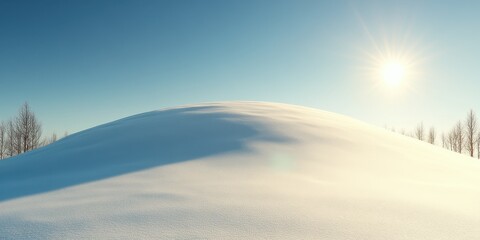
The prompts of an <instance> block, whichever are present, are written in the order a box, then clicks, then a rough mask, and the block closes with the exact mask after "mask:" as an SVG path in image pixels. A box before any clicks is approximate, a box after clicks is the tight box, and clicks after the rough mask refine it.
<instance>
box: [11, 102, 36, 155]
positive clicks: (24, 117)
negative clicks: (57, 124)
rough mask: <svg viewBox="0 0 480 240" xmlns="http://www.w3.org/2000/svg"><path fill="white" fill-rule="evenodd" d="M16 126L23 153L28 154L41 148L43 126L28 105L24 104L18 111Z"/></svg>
mask: <svg viewBox="0 0 480 240" xmlns="http://www.w3.org/2000/svg"><path fill="white" fill-rule="evenodd" d="M15 125H16V128H17V131H18V133H19V134H20V138H21V141H20V145H21V153H24V152H28V151H30V150H33V149H35V148H38V147H39V146H40V139H41V137H42V126H41V124H40V122H39V121H38V120H37V117H36V116H35V114H34V113H33V112H32V110H31V109H30V106H29V105H28V103H24V104H23V105H22V107H20V110H19V111H18V116H17V117H16V119H15Z"/></svg>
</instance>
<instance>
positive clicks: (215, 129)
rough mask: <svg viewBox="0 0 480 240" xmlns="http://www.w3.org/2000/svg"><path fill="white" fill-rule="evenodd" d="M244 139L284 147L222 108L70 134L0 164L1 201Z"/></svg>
mask: <svg viewBox="0 0 480 240" xmlns="http://www.w3.org/2000/svg"><path fill="white" fill-rule="evenodd" d="M247 140H259V141H270V142H287V141H291V139H289V138H287V137H286V136H281V135H279V134H278V133H274V132H273V131H271V130H269V128H268V126H265V125H264V123H262V122H260V121H258V120H255V119H254V118H252V117H249V116H248V115H243V114H233V113H227V112H222V111H221V107H213V106H208V107H190V108H180V109H171V110H164V111H153V112H148V113H143V114H139V115H135V116H131V117H127V118H124V119H121V120H118V121H114V122H111V123H107V124H104V125H101V126H98V127H94V128H91V129H88V130H85V131H82V132H79V133H77V134H73V135H71V136H69V137H67V138H65V139H62V140H60V141H58V142H56V143H54V144H51V145H49V146H47V147H44V148H41V149H38V150H35V151H32V152H29V153H26V154H22V155H20V156H17V157H13V158H10V159H7V160H3V161H0V189H1V191H0V201H4V200H9V199H14V198H19V197H23V196H28V195H33V194H39V193H43V192H47V191H53V190H57V189H61V188H65V187H70V186H74V185H77V184H83V183H87V182H92V181H97V180H101V179H105V178H110V177H114V176H118V175H122V174H127V173H132V172H135V171H140V170H145V169H148V168H153V167H158V166H162V165H166V164H172V163H178V162H184V161H190V160H195V159H198V158H203V157H208V156H213V155H217V154H222V153H227V152H231V151H248V146H247Z"/></svg>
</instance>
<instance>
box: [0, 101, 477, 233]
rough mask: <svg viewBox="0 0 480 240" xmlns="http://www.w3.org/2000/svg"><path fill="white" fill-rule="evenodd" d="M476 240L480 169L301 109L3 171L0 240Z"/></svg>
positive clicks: (88, 144)
mask: <svg viewBox="0 0 480 240" xmlns="http://www.w3.org/2000/svg"><path fill="white" fill-rule="evenodd" d="M479 237H480V161H479V160H475V159H471V158H469V157H466V156H462V155H459V154H455V153H452V152H449V151H446V150H443V149H441V148H440V147H436V146H432V145H429V144H427V143H424V142H420V141H418V140H415V139H411V138H408V137H404V136H401V135H399V134H395V133H391V132H388V131H385V130H383V129H381V128H377V127H373V126H370V125H367V124H365V123H362V122H359V121H356V120H354V119H351V118H348V117H345V116H341V115H337V114H333V113H329V112H324V111H319V110H316V109H311V108H304V107H299V106H292V105H286V104H277V103H263V102H224V103H211V104H200V105H190V106H183V107H178V108H171V109H164V110H159V111H153V112H148V113H144V114H139V115H135V116H132V117H128V118H124V119H121V120H118V121H115V122H111V123H108V124H105V125H101V126H98V127H94V128H92V129H88V130H86V131H83V132H79V133H77V134H73V135H71V136H69V137H67V138H65V139H62V140H60V141H58V142H56V143H54V144H52V145H50V146H47V147H45V148H42V149H39V150H36V151H33V152H30V153H27V154H24V155H22V156H18V157H15V158H11V159H8V160H4V161H0V239H179V240H194V239H195V240H198V239H295V240H297V239H371V240H373V239H378V240H386V239H388V240H395V239H432V240H441V239H468V240H472V239H478V238H479Z"/></svg>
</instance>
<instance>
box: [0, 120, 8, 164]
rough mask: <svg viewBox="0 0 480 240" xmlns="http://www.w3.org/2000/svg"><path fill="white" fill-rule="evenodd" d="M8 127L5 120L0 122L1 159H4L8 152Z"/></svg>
mask: <svg viewBox="0 0 480 240" xmlns="http://www.w3.org/2000/svg"><path fill="white" fill-rule="evenodd" d="M6 133H7V131H6V127H5V123H4V122H0V159H4V158H5V157H6V152H7V149H6V147H7V144H6V140H7V138H6V135H7V134H6Z"/></svg>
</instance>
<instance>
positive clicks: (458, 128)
mask: <svg viewBox="0 0 480 240" xmlns="http://www.w3.org/2000/svg"><path fill="white" fill-rule="evenodd" d="M464 140H465V134H464V132H463V124H462V121H458V122H457V125H455V141H456V146H457V148H456V151H457V152H459V153H462V152H463V149H464V144H463V141H464Z"/></svg>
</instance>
